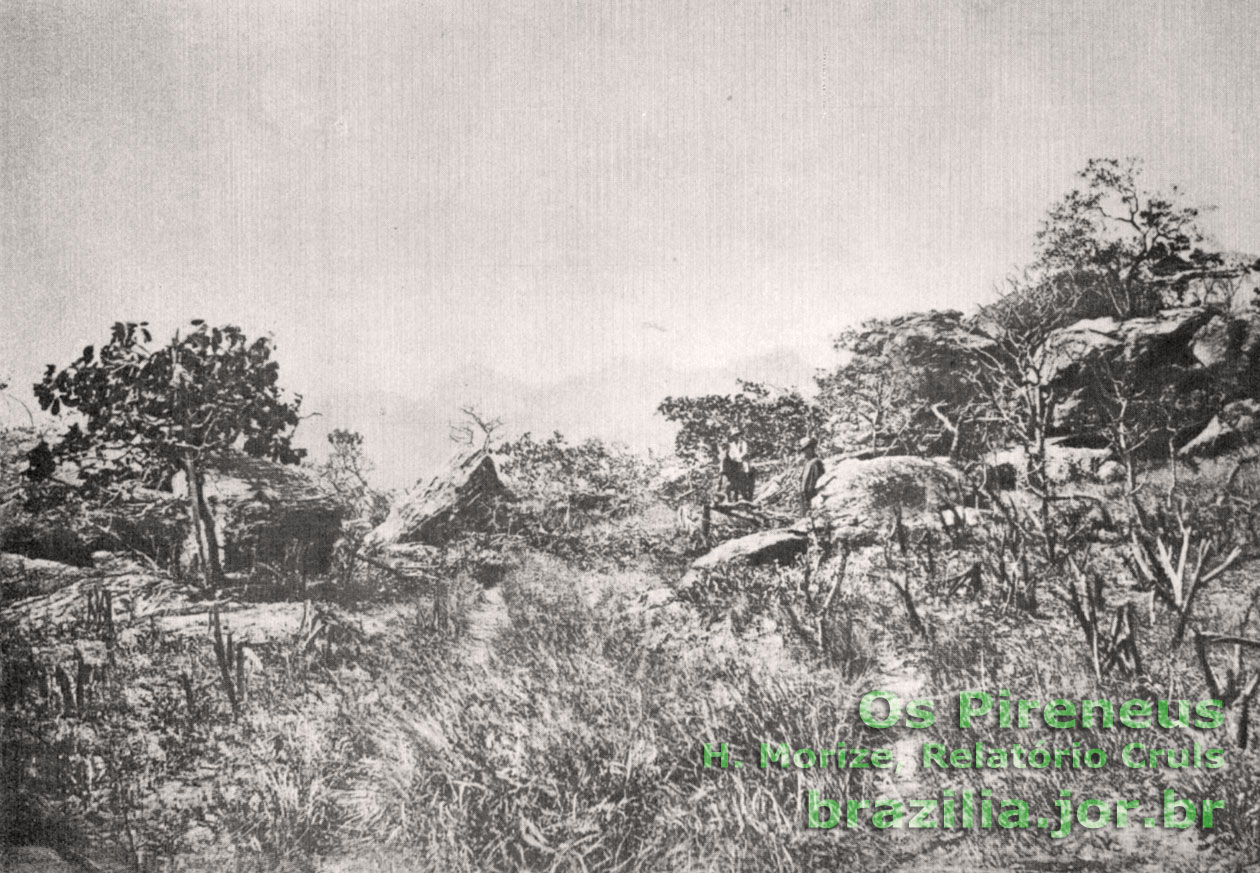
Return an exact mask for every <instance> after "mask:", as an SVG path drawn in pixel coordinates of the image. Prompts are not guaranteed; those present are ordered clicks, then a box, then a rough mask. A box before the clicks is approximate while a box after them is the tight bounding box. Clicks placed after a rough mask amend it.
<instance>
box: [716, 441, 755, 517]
mask: <svg viewBox="0 0 1260 873" xmlns="http://www.w3.org/2000/svg"><path fill="white" fill-rule="evenodd" d="M748 456H749V452H748V440H746V439H744V429H743V428H741V427H739V426H735V427H732V428H731V432H730V442H729V443H727V446H726V454H725V455H724V456H723V458H722V475H723V476H725V477H726V499H727V500H728V501H735V500H752V496H753V476H752V465H751V464H749V462H748Z"/></svg>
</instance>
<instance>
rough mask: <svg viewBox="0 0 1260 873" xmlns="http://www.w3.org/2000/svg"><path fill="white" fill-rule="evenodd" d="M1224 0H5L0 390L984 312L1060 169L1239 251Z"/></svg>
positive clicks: (430, 363)
mask: <svg viewBox="0 0 1260 873" xmlns="http://www.w3.org/2000/svg"><path fill="white" fill-rule="evenodd" d="M1257 8H1258V7H1257V6H1256V5H1254V4H1250V3H1248V2H1243V0H1238V2H1224V0H1218V2H1198V3H1189V2H1184V3H1160V2H1156V0H1142V2H1133V3H1122V2H1115V0H1107V2H1096V3H1071V2H1044V3H1041V2H1031V0H1029V2H954V3H946V2H930V3H929V2H916V3H905V4H896V3H890V2H887V0H878V2H852V0H817V2H799V0H775V2H758V0H739V2H731V0H722V2H687V0H583V2H577V0H543V2H528V0H510V2H508V0H502V2H495V3H486V2H481V0H455V2H423V3H417V2H408V3H397V2H396V3H389V2H379V0H322V2H301V3H293V2H271V0H268V2H260V0H183V2H178V3H173V2H161V3H145V2H137V0H126V2H114V0H78V2H66V0H4V2H3V3H2V4H0V9H2V10H3V19H2V21H3V24H2V27H3V30H2V35H3V52H2V54H0V65H2V67H0V76H2V77H3V78H2V80H0V81H3V85H0V95H2V96H0V101H2V107H3V110H2V111H3V116H2V117H0V125H2V134H0V135H2V136H3V142H2V143H0V151H2V156H0V160H3V177H2V179H3V181H2V188H0V191H2V192H3V199H4V204H3V205H4V208H3V230H2V232H0V243H2V248H3V252H2V256H0V257H2V260H0V280H2V282H3V285H2V290H0V318H2V319H3V324H4V326H5V328H6V329H5V330H3V331H0V375H3V374H5V373H7V374H10V375H12V376H14V377H15V379H17V380H18V381H19V382H21V381H29V380H31V379H34V378H35V377H36V376H37V375H38V372H39V369H40V367H41V365H43V364H45V363H48V362H57V363H60V364H64V363H67V362H68V361H69V360H70V359H71V358H72V357H73V356H74V355H75V354H77V352H78V350H79V349H81V347H82V346H83V345H84V344H86V343H88V342H99V341H100V340H102V339H104V338H105V337H106V336H107V331H108V326H109V324H110V323H112V322H113V321H115V320H118V319H124V318H126V319H148V320H150V321H152V322H155V323H157V324H158V325H161V326H163V327H164V328H166V327H169V326H173V325H174V324H176V323H177V322H178V321H184V320H187V319H190V318H194V317H201V318H206V319H209V320H212V321H214V322H232V323H238V324H241V325H242V326H244V327H246V328H247V329H248V330H250V331H251V332H252V331H270V332H273V333H274V334H275V337H276V340H277V342H278V345H279V349H280V350H279V356H280V360H281V362H282V373H283V374H284V375H285V382H286V383H288V384H290V385H293V386H295V387H298V388H305V389H310V388H314V387H318V388H321V389H324V388H332V387H336V388H345V387H353V386H358V385H366V384H375V385H377V386H380V387H382V388H385V389H387V390H394V391H400V392H403V393H411V392H416V391H419V390H422V386H423V384H424V382H425V380H426V379H427V378H430V377H431V374H433V373H434V372H435V371H437V370H445V369H450V368H452V367H455V366H459V365H461V364H463V363H465V362H468V361H473V360H476V361H481V362H483V363H484V364H485V365H487V366H489V367H492V368H495V369H497V370H500V371H503V372H505V373H509V374H511V375H513V376H514V377H517V378H520V379H523V380H525V381H528V382H535V383H539V382H545V381H547V380H549V379H553V378H560V377H563V376H568V375H572V374H575V373H579V372H582V371H584V370H587V369H592V368H595V367H599V366H601V365H602V364H604V363H605V362H607V361H608V360H609V359H612V358H617V357H620V356H631V357H646V358H649V359H653V360H660V361H661V362H663V363H669V364H672V365H675V366H696V365H704V364H706V363H709V362H713V361H721V360H727V359H731V358H735V357H741V356H745V355H749V354H756V353H759V352H763V351H766V350H769V349H772V348H776V347H780V346H788V347H792V348H795V349H797V350H799V351H800V352H801V353H802V354H803V355H806V356H807V357H809V358H810V359H811V360H817V359H819V356H820V352H821V350H822V349H825V348H826V340H827V337H828V336H829V335H831V334H833V333H835V332H836V331H837V330H838V329H840V328H841V327H843V326H844V325H845V324H847V323H850V322H852V321H854V320H856V319H859V318H862V317H865V316H869V315H875V314H889V313H892V312H896V311H898V310H907V309H913V308H924V307H946V306H948V307H957V308H967V307H969V306H971V305H973V304H974V303H975V302H977V301H978V300H980V299H982V298H983V297H985V296H986V295H988V294H989V293H990V292H991V289H992V287H993V286H994V284H995V283H996V282H998V281H999V280H1000V279H1001V278H1002V276H1003V275H1005V274H1006V273H1007V272H1008V271H1010V270H1011V269H1012V267H1014V266H1016V265H1017V264H1019V263H1021V262H1023V261H1026V260H1027V259H1028V258H1029V256H1030V254H1031V250H1032V235H1033V233H1034V231H1035V230H1036V228H1037V225H1038V222H1039V217H1040V216H1041V215H1042V214H1043V213H1044V211H1045V209H1046V207H1047V205H1048V204H1049V203H1050V202H1051V200H1053V199H1054V198H1055V197H1056V196H1058V195H1060V194H1062V193H1063V192H1064V191H1065V190H1067V189H1068V188H1069V187H1070V186H1071V184H1072V181H1073V179H1072V174H1073V173H1074V171H1076V170H1078V169H1080V168H1081V167H1082V166H1083V165H1084V163H1085V161H1086V160H1087V159H1088V158H1090V157H1094V156H1124V155H1138V156H1141V157H1143V158H1144V159H1145V160H1146V163H1147V167H1148V171H1149V175H1150V177H1151V180H1152V181H1153V182H1156V183H1159V184H1166V183H1168V182H1173V181H1176V182H1180V183H1182V184H1183V185H1184V187H1185V188H1186V189H1187V190H1188V192H1189V194H1190V195H1191V197H1192V199H1194V200H1196V201H1199V202H1204V203H1215V204H1217V205H1218V206H1219V207H1220V208H1219V211H1218V212H1217V213H1215V214H1214V215H1212V216H1211V217H1210V218H1209V221H1208V226H1209V228H1210V229H1211V230H1212V231H1213V232H1214V234H1215V236H1216V237H1217V239H1218V241H1219V242H1220V244H1221V245H1223V246H1225V247H1227V248H1231V249H1240V250H1246V251H1251V252H1255V251H1256V250H1257V249H1260V183H1258V181H1257V175H1256V168H1257V166H1260V161H1258V160H1257V159H1258V158H1260V154H1258V152H1260V94H1258V93H1257V91H1258V89H1260V70H1258V69H1257V66H1258V64H1260V61H1258V60H1257V58H1258V56H1260V52H1257V46H1258V45H1260V26H1258V22H1260V14H1258V13H1257Z"/></svg>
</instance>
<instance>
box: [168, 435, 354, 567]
mask: <svg viewBox="0 0 1260 873" xmlns="http://www.w3.org/2000/svg"><path fill="white" fill-rule="evenodd" d="M204 491H205V496H206V502H207V503H208V504H209V505H210V510H211V513H212V514H213V515H214V519H215V525H216V528H217V533H218V537H219V546H220V548H221V549H222V551H223V555H222V558H223V568H224V569H225V570H227V571H233V570H250V569H252V568H254V567H255V566H257V565H260V564H267V565H268V566H272V567H276V568H281V567H283V568H287V569H291V570H300V571H302V572H309V573H321V572H324V571H326V570H327V569H328V566H329V564H330V562H331V559H332V551H333V545H334V543H335V542H336V541H337V538H338V536H339V535H340V533H341V516H342V508H341V505H340V504H339V503H338V502H337V499H336V498H335V496H334V495H332V494H330V493H329V492H328V491H326V490H324V489H323V488H321V487H320V485H319V483H318V482H316V481H315V479H314V478H313V477H312V476H311V475H310V473H308V472H307V471H306V470H305V469H303V468H301V467H295V466H291V465H286V464H277V463H274V462H272V461H267V460H264V459H262V458H251V457H249V456H248V455H243V454H233V455H230V456H227V457H223V458H219V459H216V460H215V461H214V462H213V464H212V465H211V466H209V467H208V469H207V470H206V473H205V488H204ZM186 495H187V483H186V482H185V481H184V477H183V476H182V475H179V476H176V477H175V479H174V480H173V482H172V484H171V498H172V499H174V500H176V501H178V506H177V507H172V506H169V505H168V506H166V507H164V512H165V514H166V515H167V517H173V516H172V513H173V512H174V510H176V509H178V510H181V511H183V512H186V511H187V510H186V509H184V500H185V499H186ZM187 528H188V526H187V525H185V527H184V529H185V531H187ZM183 551H184V554H185V555H195V554H196V546H195V544H192V543H186V544H185V545H184V549H183Z"/></svg>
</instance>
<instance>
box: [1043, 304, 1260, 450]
mask: <svg viewBox="0 0 1260 873" xmlns="http://www.w3.org/2000/svg"><path fill="white" fill-rule="evenodd" d="M1041 370H1042V378H1043V379H1044V380H1045V383H1046V384H1047V385H1049V386H1050V387H1051V389H1052V390H1053V393H1054V397H1055V407H1054V415H1053V420H1052V426H1053V430H1054V432H1055V433H1056V434H1059V435H1074V434H1080V433H1082V432H1085V431H1088V430H1090V429H1091V427H1093V425H1092V424H1091V421H1090V418H1091V410H1093V409H1095V408H1096V403H1097V400H1096V397H1097V393H1098V391H1099V389H1100V387H1101V386H1103V385H1104V383H1105V381H1106V380H1107V379H1108V378H1110V377H1112V376H1115V377H1119V378H1128V379H1131V380H1132V381H1133V383H1134V384H1133V385H1132V386H1130V390H1131V391H1134V392H1135V393H1136V392H1137V391H1143V392H1147V393H1154V394H1158V393H1160V392H1165V391H1166V392H1168V393H1170V394H1171V395H1173V396H1188V395H1189V394H1190V392H1192V391H1194V389H1195V388H1197V387H1202V386H1205V385H1208V384H1211V385H1212V386H1213V388H1214V390H1217V391H1221V392H1223V393H1224V395H1225V398H1226V400H1236V399H1240V398H1243V397H1251V396H1256V395H1260V312H1248V313H1242V314H1231V313H1228V312H1223V311H1218V310H1215V309H1211V308H1207V307H1202V306H1190V307H1182V308H1179V309H1167V310H1164V311H1162V312H1160V313H1159V314H1158V315H1153V316H1149V317H1146V318H1130V319H1124V320H1120V319H1116V318H1091V319H1085V320H1083V321H1078V322H1076V323H1075V324H1072V325H1069V326H1068V327H1065V328H1062V329H1060V330H1057V331H1055V332H1053V333H1052V334H1051V335H1050V337H1049V338H1048V339H1047V340H1046V343H1045V345H1044V347H1043V349H1042V367H1041ZM1208 415H1209V416H1210V413H1209V414H1208ZM1206 417H1208V416H1205V418H1206ZM1199 424H1200V426H1203V425H1204V424H1206V421H1200V422H1199ZM1191 433H1193V431H1191Z"/></svg>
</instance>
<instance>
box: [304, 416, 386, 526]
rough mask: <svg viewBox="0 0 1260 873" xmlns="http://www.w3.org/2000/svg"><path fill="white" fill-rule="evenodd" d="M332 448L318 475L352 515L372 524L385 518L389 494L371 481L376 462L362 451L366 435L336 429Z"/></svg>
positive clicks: (331, 436) (333, 434)
mask: <svg viewBox="0 0 1260 873" xmlns="http://www.w3.org/2000/svg"><path fill="white" fill-rule="evenodd" d="M328 445H329V446H330V447H331V451H330V452H329V453H328V458H327V459H326V460H325V461H324V463H323V464H322V465H321V466H320V467H319V471H318V474H319V477H320V479H322V480H323V481H324V483H325V484H326V485H327V486H328V487H329V488H331V489H332V491H333V492H334V493H335V494H336V495H337V497H338V499H339V500H340V501H341V503H342V504H343V505H344V506H345V507H346V508H347V509H348V510H349V515H350V517H352V518H356V519H363V520H364V521H365V522H366V523H367V524H368V525H369V526H375V525H377V524H380V523H381V522H382V521H384V520H385V516H386V515H387V514H388V512H389V497H388V495H387V494H385V493H384V492H381V491H378V490H376V489H375V488H373V487H372V486H371V484H370V483H369V482H368V479H367V477H368V474H370V473H371V472H372V470H373V465H372V462H371V461H370V460H368V457H367V455H366V454H365V453H364V451H363V435H362V434H360V433H358V432H357V431H352V430H345V429H342V428H337V429H335V430H333V432H332V433H330V434H328Z"/></svg>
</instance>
